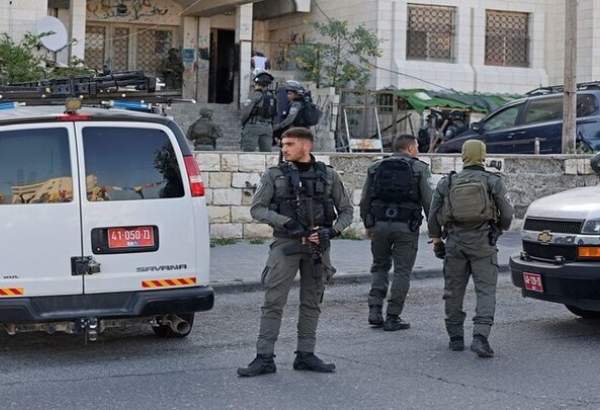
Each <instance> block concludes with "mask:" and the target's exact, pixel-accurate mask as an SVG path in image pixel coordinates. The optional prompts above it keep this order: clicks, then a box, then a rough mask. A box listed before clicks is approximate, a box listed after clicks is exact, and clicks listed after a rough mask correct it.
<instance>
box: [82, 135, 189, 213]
mask: <svg viewBox="0 0 600 410" xmlns="http://www.w3.org/2000/svg"><path fill="white" fill-rule="evenodd" d="M83 150H84V156H85V175H86V185H87V188H86V191H87V198H88V200H89V201H128V200H129V201H131V200H143V199H158V198H178V197H182V196H183V195H184V189H183V182H182V179H181V173H180V171H179V165H178V163H177V157H176V156H175V151H174V150H173V146H172V144H171V141H170V140H169V137H168V136H167V134H165V133H164V132H163V131H161V130H157V129H148V128H125V127H85V128H83Z"/></svg>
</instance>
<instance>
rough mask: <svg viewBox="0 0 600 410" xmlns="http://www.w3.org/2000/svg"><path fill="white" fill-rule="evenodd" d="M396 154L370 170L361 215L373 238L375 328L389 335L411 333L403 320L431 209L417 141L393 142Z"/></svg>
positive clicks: (406, 138) (402, 137)
mask: <svg viewBox="0 0 600 410" xmlns="http://www.w3.org/2000/svg"><path fill="white" fill-rule="evenodd" d="M392 149H393V151H394V154H393V155H392V156H391V157H388V158H384V159H382V160H380V161H377V162H376V163H375V164H373V165H372V166H370V167H369V170H368V173H367V179H366V181H365V185H364V187H363V191H362V198H361V201H360V216H361V218H362V220H363V222H364V224H365V228H366V229H367V233H368V235H369V238H370V239H371V253H372V254H373V265H372V266H371V275H372V281H371V290H370V292H369V324H370V325H372V326H375V327H381V326H383V329H384V330H386V331H396V330H401V329H408V328H409V327H410V325H409V323H407V322H405V321H404V320H402V319H401V318H400V314H401V313H402V309H403V308H404V301H405V299H406V294H407V293H408V289H409V286H410V274H411V272H412V269H413V266H414V264H415V259H416V256H417V247H418V244H419V227H420V226H421V222H422V219H423V217H422V211H423V209H424V210H425V212H426V213H427V212H429V206H430V205H431V173H430V172H429V166H428V165H427V164H426V163H424V162H421V161H419V160H418V159H417V158H416V157H417V155H418V153H419V144H418V142H417V139H416V138H415V137H414V136H412V135H409V134H406V135H399V136H397V137H396V138H394V141H393V143H392ZM392 260H393V262H394V276H393V279H392V285H391V289H390V298H389V300H388V306H387V311H386V319H385V322H384V320H383V315H382V307H383V300H384V299H385V297H386V295H387V293H388V286H389V278H388V274H389V270H390V268H391V266H392Z"/></svg>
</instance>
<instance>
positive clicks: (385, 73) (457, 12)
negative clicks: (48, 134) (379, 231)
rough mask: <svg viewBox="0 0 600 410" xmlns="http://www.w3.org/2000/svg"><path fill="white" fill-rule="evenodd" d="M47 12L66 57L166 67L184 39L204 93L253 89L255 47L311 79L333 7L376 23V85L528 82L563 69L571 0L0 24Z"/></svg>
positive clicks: (104, 7)
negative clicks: (315, 25) (310, 47)
mask: <svg viewBox="0 0 600 410" xmlns="http://www.w3.org/2000/svg"><path fill="white" fill-rule="evenodd" d="M46 15H52V16H56V17H57V18H59V19H60V20H61V21H62V22H63V23H64V24H65V26H66V27H67V31H68V33H69V36H70V38H71V39H75V40H76V42H75V43H73V44H72V45H71V46H70V47H69V48H67V49H65V50H63V51H61V52H59V53H57V54H56V56H55V58H56V60H57V62H59V63H67V62H68V61H69V60H70V59H71V58H72V57H77V58H81V59H83V60H84V61H85V63H86V64H87V65H88V66H91V67H94V68H96V69H99V70H102V69H103V68H109V69H112V70H113V71H121V70H144V71H145V72H146V73H148V74H151V75H158V76H160V75H161V70H162V64H163V62H164V60H165V58H166V56H167V54H168V51H169V50H170V49H171V48H176V49H178V50H180V52H181V56H182V60H183V64H184V72H183V94H184V96H186V97H191V98H195V99H197V100H198V101H200V102H209V103H221V104H237V103H238V102H239V101H242V100H244V99H245V98H246V95H247V93H248V90H249V88H250V83H251V70H250V59H251V55H252V51H253V50H255V51H260V52H262V53H264V54H265V55H266V57H267V58H268V59H269V61H270V62H271V65H272V68H273V70H274V71H275V72H276V73H277V74H278V76H279V77H281V78H300V79H301V73H298V72H296V71H295V70H296V66H295V63H294V59H293V49H294V46H295V45H297V44H299V43H302V42H310V41H312V40H314V39H315V33H314V32H313V30H312V29H311V26H310V24H308V23H310V22H311V21H321V22H323V21H326V20H327V18H335V19H343V20H347V21H348V22H349V23H350V25H351V26H356V25H359V24H362V25H364V26H365V27H366V28H368V29H370V30H373V31H374V32H376V33H377V36H378V38H379V39H380V41H381V50H382V55H381V57H379V58H377V59H375V60H374V61H372V63H373V65H374V67H376V68H374V69H373V76H372V80H371V84H370V87H371V88H376V89H380V88H384V87H388V86H395V87H398V88H435V87H436V86H441V87H445V88H451V89H455V90H461V91H481V92H510V93H512V92H517V93H521V92H525V91H527V90H530V89H532V88H535V87H538V86H540V85H548V84H560V83H562V75H563V55H564V15H565V0H527V1H524V0H460V1H459V0H415V1H406V0H259V1H256V0H255V1H249V0H87V1H86V0H0V32H6V33H9V34H10V35H11V36H12V37H14V38H16V39H19V38H21V37H22V36H23V35H24V33H26V32H28V31H34V30H35V25H36V22H37V21H38V20H39V19H41V18H42V17H44V16H46ZM598 17H600V0H579V1H578V56H577V80H578V82H583V81H591V80H594V79H598V78H600V58H599V57H600V55H598V54H600V18H598Z"/></svg>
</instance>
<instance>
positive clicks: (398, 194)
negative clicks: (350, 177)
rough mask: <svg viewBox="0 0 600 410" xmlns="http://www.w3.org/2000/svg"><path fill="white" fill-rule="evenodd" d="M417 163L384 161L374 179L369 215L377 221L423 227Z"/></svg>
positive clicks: (399, 160) (388, 159)
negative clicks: (414, 164)
mask: <svg viewBox="0 0 600 410" xmlns="http://www.w3.org/2000/svg"><path fill="white" fill-rule="evenodd" d="M413 161H415V160H414V159H411V158H403V157H390V158H386V159H384V160H382V161H381V162H380V164H379V165H378V166H377V167H376V168H375V170H374V172H373V174H372V175H371V177H372V181H371V185H370V191H371V192H370V193H369V196H370V199H371V203H370V213H371V215H372V216H373V218H374V220H375V221H393V222H406V223H408V224H410V225H411V227H414V229H416V228H418V227H419V225H420V224H421V220H422V215H421V197H420V194H419V179H418V174H417V173H416V172H414V168H413Z"/></svg>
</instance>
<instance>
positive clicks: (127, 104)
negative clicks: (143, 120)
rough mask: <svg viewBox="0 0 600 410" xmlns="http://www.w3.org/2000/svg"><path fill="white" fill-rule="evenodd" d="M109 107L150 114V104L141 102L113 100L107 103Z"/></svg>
mask: <svg viewBox="0 0 600 410" xmlns="http://www.w3.org/2000/svg"><path fill="white" fill-rule="evenodd" d="M109 105H110V106H111V107H113V108H121V109H124V110H132V111H142V112H152V104H148V103H144V102H142V101H126V100H113V101H110V102H109Z"/></svg>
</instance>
